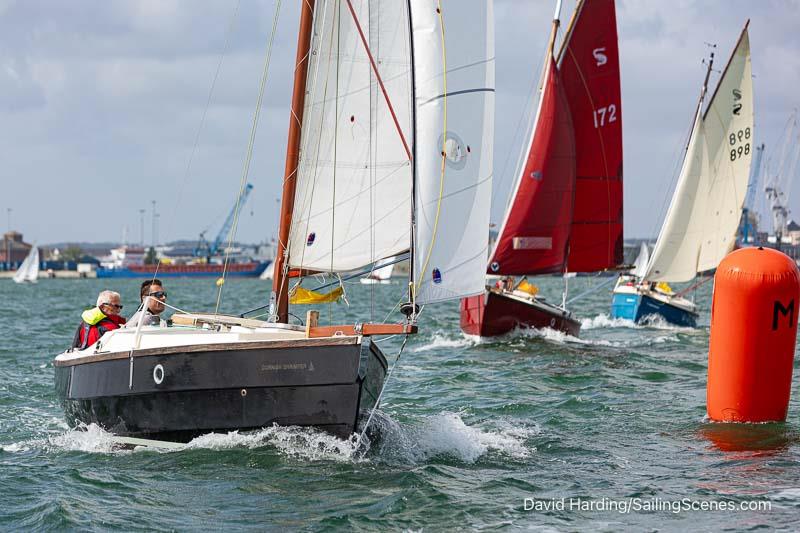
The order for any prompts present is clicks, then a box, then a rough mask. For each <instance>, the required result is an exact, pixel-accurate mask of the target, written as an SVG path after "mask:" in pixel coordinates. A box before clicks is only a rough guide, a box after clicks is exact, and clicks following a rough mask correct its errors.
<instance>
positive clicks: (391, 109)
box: [347, 0, 446, 161]
mask: <svg viewBox="0 0 800 533" xmlns="http://www.w3.org/2000/svg"><path fill="white" fill-rule="evenodd" d="M347 7H348V8H349V9H350V14H351V15H352V16H353V22H355V24H356V29H357V30H358V35H359V36H360V37H361V43H362V44H363V45H364V50H365V51H366V52H367V57H368V58H369V64H370V65H372V71H373V72H374V73H375V77H376V78H377V80H378V85H380V87H381V91H382V92H383V97H384V99H385V100H386V105H387V106H389V113H391V114H392V120H394V127H395V128H396V129H397V134H398V135H400V140H401V141H403V148H405V150H406V155H408V160H409V161H411V150H410V149H409V147H408V143H407V142H406V136H405V135H403V130H402V129H400V122H398V120H397V115H396V114H395V112H394V106H392V101H391V100H389V93H387V92H386V87H384V85H383V79H382V78H381V73H380V72H378V66H377V65H376V64H375V59H374V58H373V57H372V52H371V51H370V49H369V44H367V39H366V38H365V37H364V32H363V31H362V30H361V24H360V23H359V22H358V17H356V12H355V11H354V10H353V4H352V3H351V2H350V0H347ZM440 11H441V6H440ZM439 18H440V19H441V13H439ZM443 31H444V30H443ZM442 44H444V43H442ZM445 92H446V91H445Z"/></svg>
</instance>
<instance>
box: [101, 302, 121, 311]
mask: <svg viewBox="0 0 800 533" xmlns="http://www.w3.org/2000/svg"><path fill="white" fill-rule="evenodd" d="M100 305H107V306H109V307H113V308H114V309H122V306H121V305H120V304H111V303H108V302H106V303H104V304H100Z"/></svg>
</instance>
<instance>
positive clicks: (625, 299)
mask: <svg viewBox="0 0 800 533" xmlns="http://www.w3.org/2000/svg"><path fill="white" fill-rule="evenodd" d="M654 315H656V316H659V317H662V318H663V319H664V320H666V321H667V322H669V323H670V324H675V325H677V326H685V327H690V328H693V327H696V326H697V316H698V315H697V313H693V312H691V311H688V310H686V309H681V308H680V307H678V306H676V305H672V304H670V303H668V302H663V301H661V300H658V299H656V298H652V297H650V296H648V295H646V294H643V293H641V292H638V293H635V294H631V293H626V292H623V293H620V292H614V295H613V297H612V300H611V317H612V318H623V319H628V320H632V321H634V322H636V323H637V324H638V323H640V322H642V321H643V320H645V319H646V318H647V317H651V316H654Z"/></svg>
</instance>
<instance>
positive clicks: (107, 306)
mask: <svg viewBox="0 0 800 533" xmlns="http://www.w3.org/2000/svg"><path fill="white" fill-rule="evenodd" d="M121 310H122V304H120V297H119V293H118V292H114V291H103V292H101V293H100V294H99V295H98V296H97V307H93V308H92V309H87V310H86V311H84V312H83V313H82V314H81V319H82V321H81V324H80V325H79V326H78V330H77V331H76V332H75V337H74V339H73V340H72V347H73V348H78V349H79V350H84V349H86V348H87V347H88V346H91V345H92V344H94V343H95V342H97V341H98V340H100V337H102V336H103V334H104V333H105V332H106V331H111V330H114V329H117V328H119V327H121V326H122V325H123V324H125V317H122V316H120V314H119V312H120V311H121Z"/></svg>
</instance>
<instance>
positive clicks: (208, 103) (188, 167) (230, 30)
mask: <svg viewBox="0 0 800 533" xmlns="http://www.w3.org/2000/svg"><path fill="white" fill-rule="evenodd" d="M240 5H241V0H237V2H236V5H235V6H234V8H233V14H232V15H231V19H230V22H229V23H228V31H227V32H226V34H225V43H224V44H223V46H222V52H220V54H219V61H217V68H216V70H215V71H214V76H213V78H212V79H211V87H209V89H208V98H206V106H205V108H204V109H203V114H202V116H201V117H200V125H199V126H198V127H197V134H196V135H195V137H194V144H193V145H192V150H191V152H189V161H188V162H187V163H186V170H185V171H184V173H183V180H182V181H181V183H180V186H179V188H178V198H177V201H176V202H175V209H174V210H173V211H172V213H171V216H170V219H169V221H168V223H167V230H168V232H170V231H171V230H172V228H173V226H174V225H175V218H176V216H177V213H178V211H179V209H178V207H179V206H180V204H181V198H182V197H183V191H184V190H185V189H186V182H187V181H188V180H189V172H190V170H191V167H192V162H193V161H194V156H195V155H196V154H197V146H198V145H199V144H200V135H201V133H202V132H203V127H204V126H205V123H206V116H207V115H208V110H209V108H210V107H211V98H212V96H213V94H214V89H215V88H216V86H217V80H218V79H219V73H220V71H221V70H222V62H223V60H224V59H225V56H226V55H228V49H229V48H230V41H231V35H232V34H233V28H234V26H235V23H236V19H237V18H238V16H239V6H240ZM156 244H157V243H155V242H154V243H153V247H155V245H156ZM154 249H155V248H154ZM160 268H161V259H158V262H157V263H156V268H155V270H154V271H153V277H152V278H150V281H151V282H152V281H154V280H155V279H156V278H157V277H158V270H159V269H160Z"/></svg>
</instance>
